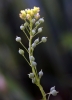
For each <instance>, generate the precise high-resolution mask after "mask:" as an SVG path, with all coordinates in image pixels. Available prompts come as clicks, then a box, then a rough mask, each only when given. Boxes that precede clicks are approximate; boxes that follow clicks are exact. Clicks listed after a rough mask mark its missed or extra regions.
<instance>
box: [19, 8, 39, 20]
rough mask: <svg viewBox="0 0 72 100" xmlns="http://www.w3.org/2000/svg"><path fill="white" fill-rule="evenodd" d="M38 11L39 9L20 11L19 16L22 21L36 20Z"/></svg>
mask: <svg viewBox="0 0 72 100" xmlns="http://www.w3.org/2000/svg"><path fill="white" fill-rule="evenodd" d="M39 11H40V8H39V7H34V8H33V9H25V10H21V11H20V14H19V16H20V18H21V19H23V20H25V19H28V20H30V19H32V18H35V19H38V18H39V17H40V15H39Z"/></svg>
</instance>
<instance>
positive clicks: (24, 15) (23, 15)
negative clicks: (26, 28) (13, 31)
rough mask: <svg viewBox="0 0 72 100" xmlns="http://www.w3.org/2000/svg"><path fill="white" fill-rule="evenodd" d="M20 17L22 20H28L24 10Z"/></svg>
mask: <svg viewBox="0 0 72 100" xmlns="http://www.w3.org/2000/svg"><path fill="white" fill-rule="evenodd" d="M19 16H20V18H21V19H25V18H26V12H25V11H24V10H21V11H20V14H19Z"/></svg>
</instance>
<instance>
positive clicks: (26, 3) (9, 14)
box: [0, 0, 72, 100]
mask: <svg viewBox="0 0 72 100" xmlns="http://www.w3.org/2000/svg"><path fill="white" fill-rule="evenodd" d="M34 6H38V7H40V10H41V11H40V15H41V17H44V19H45V22H44V23H43V24H41V26H43V32H42V34H39V35H38V36H39V37H42V36H46V37H48V41H47V42H46V43H45V44H40V45H38V47H37V48H36V49H35V51H34V56H35V59H36V62H37V69H38V71H40V70H41V69H43V72H44V76H43V77H42V79H41V84H42V86H43V88H44V90H45V92H46V93H48V92H49V90H50V88H51V87H52V86H56V90H57V91H59V94H58V95H57V96H56V97H53V96H51V98H50V100H72V0H0V100H40V99H41V94H40V91H39V90H38V88H37V87H36V86H35V85H34V84H32V83H31V80H30V79H29V78H28V75H27V74H29V73H30V72H31V68H30V67H29V66H28V64H27V63H26V61H25V60H24V59H23V58H22V56H20V55H19V54H18V48H20V47H21V45H20V44H18V43H17V42H16V41H15V38H16V36H21V37H22V42H23V43H24V45H25V46H26V47H27V48H28V41H27V39H26V37H25V35H24V34H23V32H22V31H21V30H20V25H21V24H23V23H24V22H23V21H22V20H21V19H20V18H19V13H20V10H23V9H26V8H33V7H34ZM21 48H22V47H21ZM25 55H26V57H27V58H28V55H27V54H26V52H25Z"/></svg>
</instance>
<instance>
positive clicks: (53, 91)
mask: <svg viewBox="0 0 72 100" xmlns="http://www.w3.org/2000/svg"><path fill="white" fill-rule="evenodd" d="M57 93H58V92H57V91H56V90H52V91H51V92H50V94H52V95H53V96H56V95H57Z"/></svg>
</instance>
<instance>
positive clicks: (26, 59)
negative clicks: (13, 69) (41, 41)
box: [23, 55, 31, 66]
mask: <svg viewBox="0 0 72 100" xmlns="http://www.w3.org/2000/svg"><path fill="white" fill-rule="evenodd" d="M23 57H24V59H25V60H26V61H27V63H28V64H29V65H30V63H29V61H28V60H27V59H26V57H25V56H24V55H23ZM30 66H31V65H30Z"/></svg>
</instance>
